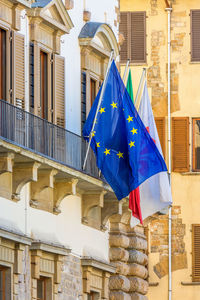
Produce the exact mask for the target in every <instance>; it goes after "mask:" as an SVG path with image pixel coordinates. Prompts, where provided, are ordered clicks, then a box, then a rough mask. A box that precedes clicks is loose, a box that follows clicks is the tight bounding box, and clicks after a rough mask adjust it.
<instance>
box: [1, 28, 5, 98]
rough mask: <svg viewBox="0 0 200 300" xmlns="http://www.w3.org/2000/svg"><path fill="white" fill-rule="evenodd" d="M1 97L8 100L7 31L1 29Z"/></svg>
mask: <svg viewBox="0 0 200 300" xmlns="http://www.w3.org/2000/svg"><path fill="white" fill-rule="evenodd" d="M0 99H3V100H6V31H5V30H3V29H0Z"/></svg>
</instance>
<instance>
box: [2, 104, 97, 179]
mask: <svg viewBox="0 0 200 300" xmlns="http://www.w3.org/2000/svg"><path fill="white" fill-rule="evenodd" d="M0 138H1V139H4V140H6V141H7V142H9V143H12V144H15V145H18V146H20V147H22V148H24V149H27V150H29V151H32V152H35V153H37V154H39V155H42V156H44V157H47V158H50V159H52V160H54V161H56V162H59V163H61V164H64V165H66V166H68V167H71V168H73V169H76V170H78V171H81V172H83V171H82V165H83V160H84V158H85V154H86V150H87V145H88V143H87V142H86V141H85V140H84V139H83V137H81V136H79V135H77V134H75V133H72V132H70V131H68V130H66V129H64V128H61V127H59V126H56V125H54V124H52V123H50V122H48V121H47V120H44V119H41V118H39V117H37V116H35V115H33V114H31V113H29V112H27V111H24V110H22V109H20V108H18V107H16V106H14V105H12V104H9V103H8V102H6V101H3V100H0ZM84 172H85V173H87V174H88V175H90V176H94V177H96V178H99V171H98V168H97V167H96V159H95V155H94V153H93V151H92V150H91V149H90V150H89V155H88V160H87V164H86V169H85V171H84Z"/></svg>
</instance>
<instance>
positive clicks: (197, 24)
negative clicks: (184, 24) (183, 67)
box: [190, 10, 200, 61]
mask: <svg viewBox="0 0 200 300" xmlns="http://www.w3.org/2000/svg"><path fill="white" fill-rule="evenodd" d="M190 16H191V61H200V10H191V13H190Z"/></svg>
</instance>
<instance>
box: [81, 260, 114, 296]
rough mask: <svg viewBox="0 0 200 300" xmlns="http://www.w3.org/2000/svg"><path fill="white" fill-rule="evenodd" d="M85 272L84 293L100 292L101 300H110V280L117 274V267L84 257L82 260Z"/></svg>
mask: <svg viewBox="0 0 200 300" xmlns="http://www.w3.org/2000/svg"><path fill="white" fill-rule="evenodd" d="M81 264H82V270H83V292H84V293H90V292H91V291H94V290H95V291H97V292H99V297H100V299H109V289H108V285H109V278H110V275H111V273H115V267H113V266H111V265H110V264H108V263H105V262H102V261H99V260H96V259H93V258H89V257H83V258H82V260H81Z"/></svg>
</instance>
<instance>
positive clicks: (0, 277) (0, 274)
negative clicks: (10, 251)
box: [0, 268, 6, 300]
mask: <svg viewBox="0 0 200 300" xmlns="http://www.w3.org/2000/svg"><path fill="white" fill-rule="evenodd" d="M5 286H6V270H5V269H4V268H0V300H5V299H6V291H5Z"/></svg>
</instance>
